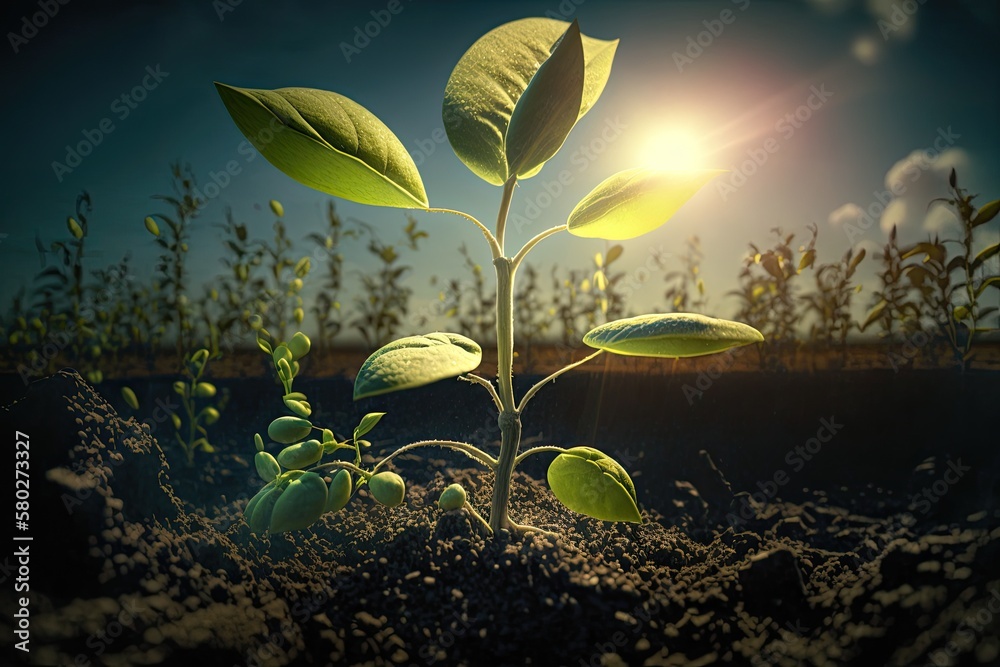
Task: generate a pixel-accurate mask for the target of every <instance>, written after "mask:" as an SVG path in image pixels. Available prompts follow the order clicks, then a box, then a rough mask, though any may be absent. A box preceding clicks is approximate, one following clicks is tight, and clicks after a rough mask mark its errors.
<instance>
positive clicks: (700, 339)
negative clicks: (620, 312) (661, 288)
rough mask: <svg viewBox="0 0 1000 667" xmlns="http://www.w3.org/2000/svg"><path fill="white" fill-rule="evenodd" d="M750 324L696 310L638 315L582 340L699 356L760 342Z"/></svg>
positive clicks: (625, 350)
mask: <svg viewBox="0 0 1000 667" xmlns="http://www.w3.org/2000/svg"><path fill="white" fill-rule="evenodd" d="M763 340H764V337H763V336H762V335H761V333H760V332H759V331H757V330H756V329H754V328H753V327H751V326H748V325H746V324H742V323H740V322H731V321H729V320H718V319H715V318H714V317H706V316H705V315H696V314H694V313H666V314H654V315H639V316H638V317H629V318H626V319H622V320H614V321H613V322H608V323H607V324H602V325H601V326H599V327H595V328H594V329H591V330H590V331H589V332H587V335H585V336H584V337H583V342H584V343H586V344H587V345H589V346H590V347H594V348H597V349H600V350H607V351H608V352H613V353H615V354H621V355H626V356H637V357H666V358H676V357H698V356H701V355H704V354H714V353H716V352H722V351H723V350H727V349H729V348H731V347H737V346H739V345H749V344H750V343H760V342H762V341H763Z"/></svg>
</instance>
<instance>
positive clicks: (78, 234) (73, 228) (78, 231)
mask: <svg viewBox="0 0 1000 667" xmlns="http://www.w3.org/2000/svg"><path fill="white" fill-rule="evenodd" d="M66 227H68V228H69V233H70V234H72V235H73V238H76V239H82V238H83V227H81V226H80V223H79V222H77V221H76V218H72V217H70V218H66Z"/></svg>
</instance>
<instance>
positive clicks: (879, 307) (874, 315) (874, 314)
mask: <svg viewBox="0 0 1000 667" xmlns="http://www.w3.org/2000/svg"><path fill="white" fill-rule="evenodd" d="M888 305H889V302H888V301H886V300H885V299H883V300H882V301H879V302H878V303H877V304H876V305H875V307H874V308H872V310H871V312H870V313H868V317H867V318H865V321H864V323H863V324H862V325H861V330H862V331H864V330H865V329H867V328H868V327H870V326H871V325H872V324H873V323H874V322H876V321H877V320H878V318H879V317H881V316H882V311H884V310H885V307H886V306H888Z"/></svg>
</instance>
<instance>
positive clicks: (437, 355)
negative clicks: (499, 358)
mask: <svg viewBox="0 0 1000 667" xmlns="http://www.w3.org/2000/svg"><path fill="white" fill-rule="evenodd" d="M482 357H483V351H482V349H481V348H480V347H479V345H477V344H476V342H475V341H473V340H470V339H468V338H466V337H465V336H462V335H459V334H454V333H437V332H436V333H429V334H427V335H425V336H408V337H406V338H400V339H399V340H397V341H394V342H392V343H389V344H388V345H386V346H385V347H382V348H380V349H378V350H376V351H375V352H374V353H373V354H372V355H371V356H370V357H368V359H367V360H365V363H364V364H362V366H361V370H360V371H359V372H358V377H357V378H356V379H355V380H354V400H358V399H359V398H366V397H368V396H378V395H379V394H386V393H389V392H391V391H399V390H400V389H411V388H413V387H420V386H423V385H425V384H430V383H431V382H437V381H438V380H443V379H445V378H450V377H456V376H458V375H461V374H462V373H468V372H469V371H472V370H474V369H475V368H476V367H477V366H479V362H480V361H481V360H482Z"/></svg>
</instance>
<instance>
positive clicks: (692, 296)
mask: <svg viewBox="0 0 1000 667" xmlns="http://www.w3.org/2000/svg"><path fill="white" fill-rule="evenodd" d="M686 245H687V248H686V249H685V251H684V254H683V255H682V256H681V258H680V260H681V264H682V266H683V269H682V270H680V271H677V270H673V271H667V273H666V274H665V275H664V276H663V280H664V281H665V282H666V283H667V290H666V292H664V296H666V298H667V304H669V305H668V308H670V310H672V311H674V312H686V311H688V310H696V311H699V312H700V311H703V310H705V308H707V307H708V298H707V297H706V296H705V281H704V280H703V279H702V277H701V262H702V260H703V259H705V254H704V253H703V252H702V249H701V240H700V239H699V238H698V237H697V236H692V237H691V238H689V239H688V240H687V241H686ZM665 260H666V257H663V256H660V255H658V256H657V257H656V262H657V264H658V265H659V266H660V267H664V265H665V263H666V262H665Z"/></svg>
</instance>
